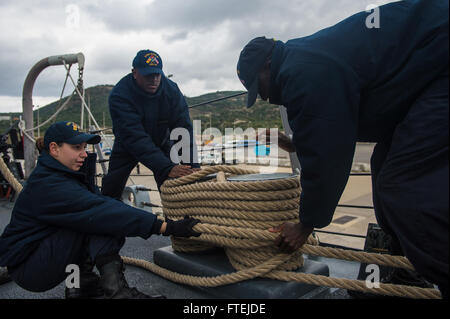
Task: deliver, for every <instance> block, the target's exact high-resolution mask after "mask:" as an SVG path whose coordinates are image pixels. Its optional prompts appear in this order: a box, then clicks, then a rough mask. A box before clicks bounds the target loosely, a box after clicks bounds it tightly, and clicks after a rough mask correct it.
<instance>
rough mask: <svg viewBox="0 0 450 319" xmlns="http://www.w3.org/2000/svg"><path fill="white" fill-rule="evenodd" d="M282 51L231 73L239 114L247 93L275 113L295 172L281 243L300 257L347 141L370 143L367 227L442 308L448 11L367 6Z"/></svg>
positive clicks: (324, 217)
mask: <svg viewBox="0 0 450 319" xmlns="http://www.w3.org/2000/svg"><path fill="white" fill-rule="evenodd" d="M378 12H379V18H380V21H379V28H372V27H369V26H367V24H366V20H367V18H368V13H367V12H365V11H364V12H360V13H357V14H355V15H353V16H351V17H349V18H347V19H345V20H343V21H341V22H340V23H338V24H336V25H334V26H332V27H329V28H326V29H323V30H321V31H319V32H317V33H315V34H312V35H310V36H306V37H303V38H298V39H293V40H289V41H287V42H286V43H283V42H281V41H274V40H273V39H266V38H265V37H259V38H255V39H253V40H252V41H250V42H249V43H248V44H247V45H246V46H245V47H244V49H243V50H242V52H241V54H240V57H239V62H238V64H237V72H238V76H239V79H240V80H241V82H242V83H243V84H244V86H245V87H246V88H247V90H248V104H247V106H248V107H250V106H252V105H253V104H254V103H255V100H256V95H257V93H259V95H260V96H261V98H262V99H264V100H267V99H268V100H269V102H270V103H272V104H279V105H284V106H285V107H286V109H287V114H288V119H289V124H290V126H291V128H292V131H293V140H292V142H293V145H294V146H295V150H296V152H297V156H298V158H299V161H300V165H301V169H302V171H301V187H302V193H301V197H300V211H299V219H300V222H299V223H298V224H293V223H285V224H283V225H281V226H280V227H276V228H274V229H272V231H274V232H281V234H280V236H279V237H278V238H277V239H276V244H277V245H278V246H279V247H280V248H281V249H283V250H287V251H292V250H295V249H298V248H300V247H301V246H302V245H303V244H304V243H305V241H306V239H307V237H308V235H309V234H310V233H311V232H312V230H313V229H314V228H321V227H325V226H327V225H329V224H330V222H331V220H332V217H333V213H334V210H335V208H336V205H337V204H338V201H339V199H340V197H341V195H342V192H343V190H344V188H345V185H346V183H347V180H348V177H349V174H350V170H351V167H352V160H353V154H354V151H355V145H356V142H358V141H359V142H373V143H377V145H376V147H375V149H374V153H373V155H372V159H371V169H372V182H373V183H372V191H373V202H374V207H375V214H376V217H377V221H378V224H379V225H380V226H381V227H382V228H383V230H384V231H385V232H386V233H387V234H389V235H391V236H392V237H393V243H396V244H394V247H393V249H392V251H393V253H394V254H403V253H404V254H405V256H406V257H408V259H409V260H410V261H411V263H412V264H413V265H414V267H415V269H416V270H417V272H418V273H419V274H421V275H422V276H424V277H425V278H426V279H427V280H429V281H430V282H432V283H435V284H437V285H438V286H439V289H440V290H441V293H442V295H443V296H444V297H446V298H448V278H449V264H448V251H449V249H448V239H449V235H448V234H449V233H448V217H449V197H448V192H449V170H448V149H449V147H448V131H449V129H448V115H449V113H448V110H449V100H448V92H449V91H448V62H449V49H448V46H449V39H448V21H449V20H448V1H440V0H409V1H400V2H394V3H390V4H386V5H383V6H380V7H379V11H378Z"/></svg>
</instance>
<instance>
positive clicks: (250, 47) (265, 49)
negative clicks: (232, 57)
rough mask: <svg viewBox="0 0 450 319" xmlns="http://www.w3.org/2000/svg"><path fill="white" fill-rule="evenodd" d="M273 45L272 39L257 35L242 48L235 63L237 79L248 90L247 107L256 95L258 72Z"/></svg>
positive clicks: (253, 101) (254, 99) (252, 102)
mask: <svg viewBox="0 0 450 319" xmlns="http://www.w3.org/2000/svg"><path fill="white" fill-rule="evenodd" d="M274 45H275V40H274V39H267V38H266V37H257V38H254V39H253V40H251V41H250V42H249V43H248V44H247V45H246V46H245V47H244V49H242V51H241V54H240V56H239V61H238V64H237V74H238V77H239V80H241V82H242V84H243V85H244V86H245V88H246V89H247V91H248V97H247V107H250V106H252V105H253V104H254V103H255V101H256V96H257V95H258V72H259V71H260V70H261V69H262V67H263V66H264V63H265V62H266V60H267V57H268V56H269V54H270V53H271V52H272V49H273V47H274Z"/></svg>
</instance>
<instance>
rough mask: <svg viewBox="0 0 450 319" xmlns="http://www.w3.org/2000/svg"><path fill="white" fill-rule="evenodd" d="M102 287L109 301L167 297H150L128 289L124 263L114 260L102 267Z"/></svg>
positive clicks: (100, 268)
mask: <svg viewBox="0 0 450 319" xmlns="http://www.w3.org/2000/svg"><path fill="white" fill-rule="evenodd" d="M98 268H99V271H100V285H101V287H102V288H103V291H104V298H107V299H166V297H165V296H162V295H155V296H149V295H146V294H144V293H142V292H140V291H138V290H137V289H136V288H130V287H128V283H127V281H126V280H125V275H124V270H125V268H124V266H123V261H122V260H121V259H120V260H113V261H110V262H108V263H106V264H104V265H102V266H100V267H98Z"/></svg>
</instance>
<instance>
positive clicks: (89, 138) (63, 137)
mask: <svg viewBox="0 0 450 319" xmlns="http://www.w3.org/2000/svg"><path fill="white" fill-rule="evenodd" d="M98 142H100V136H98V135H92V134H87V133H83V132H81V131H80V130H79V127H78V126H77V125H76V124H75V123H73V122H57V123H55V124H53V125H51V126H50V127H49V128H48V129H47V131H46V133H45V137H44V149H43V150H42V151H41V155H40V156H39V159H38V163H37V165H36V168H35V169H34V170H33V172H32V174H31V175H30V177H29V179H28V180H27V182H26V185H25V187H24V188H23V190H22V192H21V193H20V194H19V196H18V198H17V200H16V202H15V205H14V208H13V211H12V214H11V221H10V223H9V224H8V225H7V226H6V228H5V230H4V232H3V234H2V235H1V237H0V265H1V266H7V267H8V272H9V274H10V276H11V278H12V279H13V280H14V281H15V282H16V283H17V284H18V285H19V286H21V287H22V288H24V289H26V290H30V291H33V292H41V291H46V290H49V289H51V288H53V287H55V286H57V285H58V284H59V283H61V282H62V281H63V280H64V279H65V278H66V277H67V275H68V273H66V269H67V268H66V267H67V266H68V265H70V264H74V265H77V266H78V267H79V270H80V278H79V284H80V286H79V287H71V288H70V289H69V288H66V297H67V298H87V297H102V296H103V297H105V298H152V297H150V296H147V295H145V294H143V293H141V292H139V291H137V290H136V289H135V288H129V287H128V284H127V282H126V280H125V277H124V276H123V262H122V259H121V258H120V255H119V251H120V249H121V248H122V246H123V245H124V243H125V237H142V238H144V239H147V238H149V237H150V236H151V235H152V234H163V235H170V234H173V235H175V236H180V237H189V236H198V235H199V234H198V233H196V232H194V231H193V230H192V227H193V226H194V225H195V224H196V223H197V222H198V221H197V220H195V219H192V218H186V219H184V220H181V221H170V220H167V221H165V222H163V221H161V220H159V219H157V217H156V215H154V214H151V213H149V212H147V211H143V210H140V209H136V208H133V207H131V206H129V205H126V204H124V203H122V202H120V201H117V200H114V199H112V198H110V197H107V196H104V195H102V194H101V193H100V192H99V190H98V188H97V187H96V186H95V185H93V184H92V183H89V182H88V181H89V180H90V178H88V177H87V176H86V174H85V173H84V165H85V161H86V159H87V158H88V154H87V153H86V150H85V147H86V145H87V144H96V143H98ZM94 163H95V162H94ZM94 265H95V266H97V268H98V270H99V272H100V278H99V277H98V276H97V275H96V274H95V273H94V272H93V271H92V269H93V267H94ZM153 298H162V296H153Z"/></svg>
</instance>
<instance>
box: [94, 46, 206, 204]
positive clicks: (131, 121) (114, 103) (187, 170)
mask: <svg viewBox="0 0 450 319" xmlns="http://www.w3.org/2000/svg"><path fill="white" fill-rule="evenodd" d="M109 110H110V113H111V119H112V122H113V131H114V136H115V140H114V146H113V149H112V152H111V157H110V161H109V168H108V174H107V175H106V176H105V177H104V178H103V182H102V186H103V188H102V192H103V194H105V195H108V196H111V197H113V198H117V199H120V197H121V195H122V192H123V189H124V187H125V185H126V182H127V179H128V177H129V175H130V173H131V171H132V170H133V168H134V167H135V166H136V165H137V164H138V163H139V162H140V163H142V164H143V165H145V166H146V167H148V168H149V169H150V170H151V171H152V172H153V174H154V177H155V180H156V183H157V186H158V188H159V187H160V186H161V185H162V183H163V182H164V181H165V180H166V179H167V178H169V177H171V178H176V177H181V176H185V175H188V174H191V173H193V172H194V171H195V170H198V169H199V167H200V165H199V164H198V159H197V152H196V147H195V139H194V135H193V128H192V123H191V119H190V117H189V109H188V106H187V104H186V101H185V99H184V96H183V94H182V93H181V91H180V90H179V88H178V86H177V84H176V83H175V82H173V81H171V80H170V79H168V78H167V77H166V76H165V75H164V72H163V62H162V59H161V57H160V56H159V54H158V53H156V52H155V51H151V50H141V51H139V52H138V53H137V54H136V57H135V58H134V60H133V69H132V73H129V74H128V75H126V76H125V77H123V78H122V79H121V80H120V81H119V82H118V83H117V84H116V85H115V86H114V88H113V90H112V92H111V94H110V96H109ZM176 128H180V129H185V130H186V131H187V132H188V133H189V140H186V141H182V142H184V143H185V146H186V147H182V148H181V152H185V153H184V154H183V153H182V154H178V155H180V156H179V158H171V148H172V146H173V145H174V143H175V142H178V141H174V140H171V138H170V133H171V131H172V130H174V129H176ZM175 153H177V152H172V155H174V154H175ZM178 160H181V161H180V163H181V164H183V165H177V164H178Z"/></svg>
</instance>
